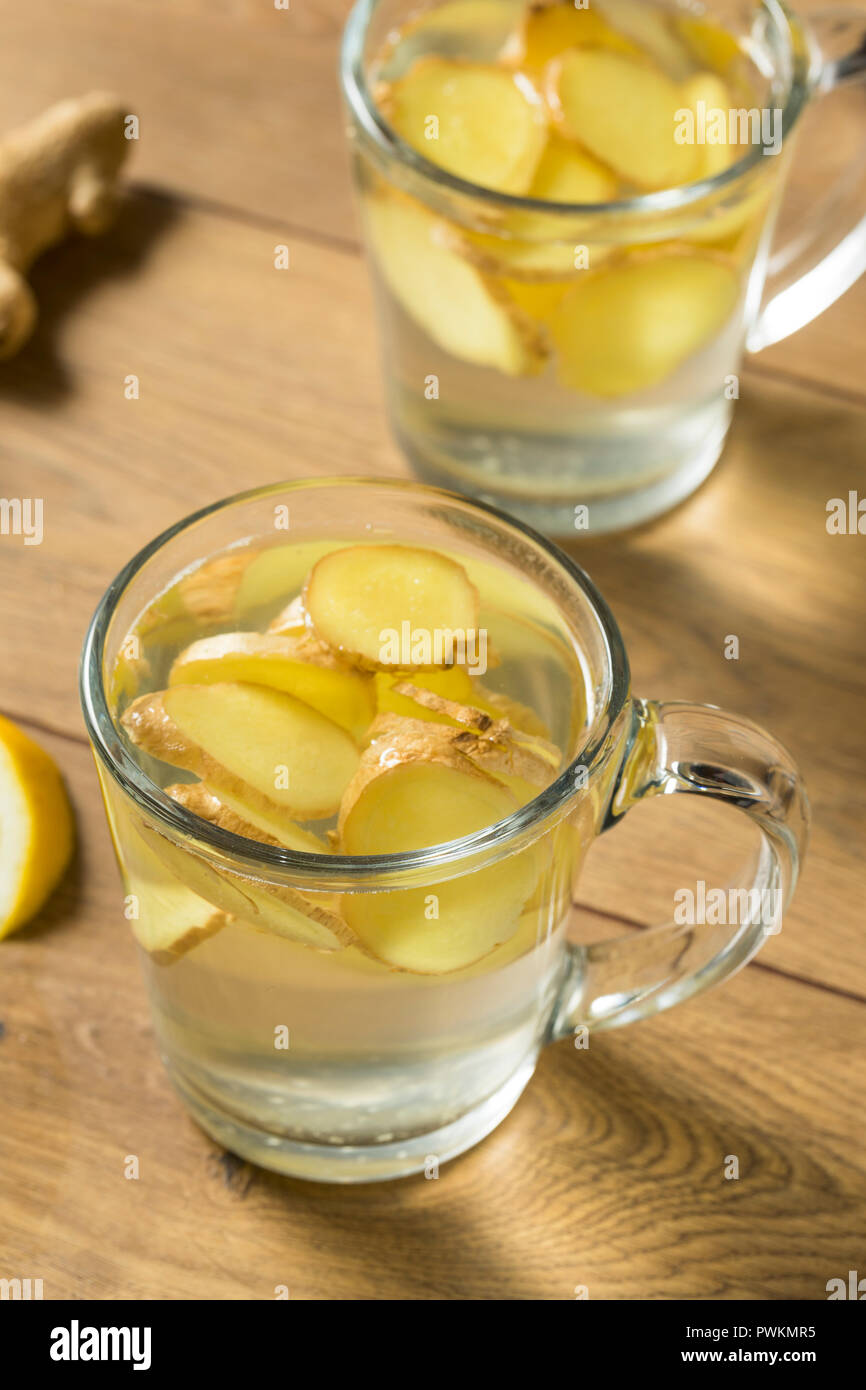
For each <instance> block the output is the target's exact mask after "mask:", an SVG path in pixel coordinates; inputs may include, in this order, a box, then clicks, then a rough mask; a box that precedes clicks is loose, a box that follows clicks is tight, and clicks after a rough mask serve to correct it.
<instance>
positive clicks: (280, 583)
mask: <svg viewBox="0 0 866 1390" xmlns="http://www.w3.org/2000/svg"><path fill="white" fill-rule="evenodd" d="M286 496H287V501H286V502H284V503H278V504H277V506H284V507H285V509H286V510H285V513H282V514H281V518H280V519H281V520H283V521H285V520H286V519H288V521H289V522H290V521H291V506H292V502H291V492H289V493H287V494H286ZM333 549H334V542H333V541H321V540H318V541H302V540H297V541H292V542H291V543H289V544H286V545H270V546H267V547H266V548H265V549H263V550H259V551H258V552H257V553H254V554H253V555H252V557H251V559H250V562H249V564H248V565H247V566H246V568H245V569H244V571H243V573H242V575H241V577H240V582H239V584H238V588H237V592H236V594H235V600H234V614H235V615H236V616H237V617H239V618H247V616H248V615H249V614H251V613H258V612H259V611H260V610H261V609H263V608H267V607H269V606H271V605H273V604H276V603H279V602H281V601H285V596H286V594H294V593H297V592H298V590H299V589H300V587H301V585H302V584H303V582H304V580H305V579H306V577H307V575H308V574H309V572H310V570H311V569H312V567H313V565H314V564H315V563H316V561H317V560H320V559H321V558H322V556H323V555H327V553H328V551H329V550H333Z"/></svg>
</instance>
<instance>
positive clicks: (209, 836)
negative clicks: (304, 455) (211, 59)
mask: <svg viewBox="0 0 866 1390" xmlns="http://www.w3.org/2000/svg"><path fill="white" fill-rule="evenodd" d="M347 485H348V486H354V487H358V486H368V485H373V486H375V487H377V488H380V489H385V490H386V491H393V492H397V491H400V492H411V493H415V494H417V495H419V496H421V497H429V498H431V499H437V500H438V501H439V502H440V503H441V502H443V501H444V502H447V503H450V504H455V503H456V504H459V506H460V508H462V509H464V510H468V511H469V512H473V511H475V512H481V513H482V514H483V515H485V516H487V517H488V518H491V519H493V520H495V521H496V522H497V523H498V525H499V526H500V527H503V526H505V527H507V528H509V529H510V530H511V531H513V532H515V533H516V534H517V535H518V536H519V537H521V538H522V539H523V540H525V541H529V542H530V543H531V544H532V545H533V546H535V547H537V548H538V549H540V550H541V551H542V552H543V555H544V558H545V559H546V561H547V562H548V563H549V564H550V565H551V566H552V567H553V568H554V570H557V571H559V574H560V576H561V577H562V578H563V579H564V581H565V582H566V586H567V588H568V589H570V590H571V592H572V594H573V595H574V597H575V599H576V600H578V601H580V602H582V603H583V604H586V605H588V607H589V609H590V612H591V614H592V616H593V617H594V618H595V620H596V623H597V626H598V630H599V633H600V635H601V637H602V639H603V646H604V656H605V660H606V666H607V670H606V672H605V675H606V677H607V690H608V696H607V700H606V702H605V704H604V705H603V706H602V707H601V708H600V709H599V710H598V711H597V714H596V718H595V720H594V721H593V725H594V727H595V729H596V732H595V734H594V736H593V737H592V738H591V739H590V740H589V741H588V742H586V743H585V744H584V745H583V746H582V747H580V748H578V749H577V750H576V752H575V754H574V756H573V757H572V758H570V759H569V762H568V764H567V766H566V767H565V768H564V769H563V770H562V772H561V773H560V774H559V775H558V776H557V777H556V778H555V780H554V781H553V782H551V784H550V785H549V786H548V787H545V788H544V789H543V790H542V791H541V792H539V794H538V796H536V797H534V798H533V799H532V800H531V801H528V802H526V803H525V804H524V805H523V806H520V807H518V808H517V809H516V810H515V811H513V812H511V813H510V814H509V815H508V816H506V817H504V818H503V819H502V820H499V821H495V822H493V823H492V824H491V825H489V826H484V827H483V828H482V829H481V830H477V831H473V832H472V833H471V834H469V835H464V836H461V837H459V838H458V839H455V840H446V841H442V842H440V843H439V844H436V845H430V846H425V847H424V848H423V849H416V850H405V851H400V852H396V853H391V854H375V855H346V854H314V853H307V852H305V851H297V850H290V849H288V848H283V847H281V846H280V847H278V846H274V845H267V844H263V843H261V842H260V841H257V840H249V839H247V838H246V837H245V836H242V835H237V834H235V833H234V832H233V831H230V830H224V829H222V827H220V826H217V825H213V824H212V823H211V822H209V821H206V820H203V819H202V818H201V817H199V816H197V815H195V814H194V813H193V812H191V811H188V810H187V809H186V807H184V806H181V805H180V804H179V803H178V802H176V801H174V800H173V799H172V798H171V797H170V796H168V795H167V794H166V793H165V791H164V790H163V789H162V788H161V787H160V786H159V785H158V783H156V782H155V781H153V780H152V779H151V778H150V777H148V776H147V774H146V773H145V772H144V771H143V770H142V768H141V767H140V766H139V764H138V762H137V761H136V759H135V758H134V757H133V756H132V753H131V752H130V750H129V748H128V747H127V746H126V740H125V736H124V735H123V733H122V730H121V729H120V727H119V726H118V723H117V721H116V719H115V717H114V715H113V714H112V710H111V704H110V701H109V698H108V695H107V692H106V688H105V684H106V682H105V679H104V675H103V667H104V658H105V646H106V638H107V636H108V632H109V628H110V625H111V622H112V619H113V617H114V615H115V613H116V610H117V606H118V604H119V602H120V601H121V599H122V597H123V596H124V594H125V593H126V592H127V589H128V587H129V585H130V584H131V583H132V582H133V581H134V580H135V579H136V577H137V576H138V575H139V574H140V572H141V571H142V570H143V569H144V567H145V566H146V565H147V564H148V562H149V561H150V560H151V559H153V558H154V557H155V556H156V555H157V554H158V553H159V552H160V551H162V550H163V549H164V548H165V547H166V546H167V545H169V544H170V543H171V542H172V541H173V540H175V539H176V538H177V537H179V536H181V535H182V534H183V533H184V532H186V531H189V530H191V529H192V528H193V527H194V526H197V525H199V524H200V523H201V522H203V521H206V520H207V519H208V518H209V517H211V516H214V515H216V514H217V513H219V512H223V511H228V510H229V509H230V508H232V507H235V506H238V505H241V504H243V503H245V502H251V501H258V500H261V499H264V498H267V497H270V496H284V495H285V494H286V493H291V492H298V491H304V492H309V491H313V490H322V489H326V488H340V487H345V486H347ZM231 548H232V547H228V551H226V550H223V551H222V552H220V553H230V551H231ZM561 611H567V610H564V609H562V610H561ZM630 684H631V679H630V671H629V665H628V657H627V654H626V650H625V646H624V643H623V640H622V636H621V634H620V631H619V627H618V626H617V623H616V620H615V618H614V616H613V614H612V612H611V610H610V608H609V607H608V604H607V602H606V600H605V599H604V598H603V597H602V595H601V594H600V592H599V591H598V589H597V588H596V586H595V584H594V583H593V581H592V580H591V579H590V577H589V575H588V574H587V573H586V572H585V571H584V570H583V569H582V568H581V567H580V566H579V565H578V564H576V563H575V561H573V560H572V559H571V557H570V556H569V555H567V554H566V553H565V551H563V550H561V549H560V547H559V546H558V545H556V544H555V542H553V541H551V540H549V539H548V538H547V537H546V536H543V535H541V534H540V533H539V532H537V531H535V530H533V529H532V527H530V526H526V525H524V523H523V522H521V521H518V520H517V519H516V518H514V517H512V516H510V515H509V514H508V513H507V512H504V511H501V510H500V509H499V508H498V507H494V506H491V505H489V504H488V503H486V502H480V501H477V500H476V499H474V498H469V497H466V496H463V495H462V494H461V493H456V492H451V491H449V490H447V489H445V488H437V487H430V486H427V485H424V484H421V483H416V482H414V481H413V480H411V479H406V478H376V477H370V476H364V475H347V476H341V477H334V478H327V477H325V478H302V479H297V480H289V481H286V482H281V483H268V484H265V485H264V486H262V487H256V488H249V489H246V490H244V491H242V492H238V493H233V494H232V495H231V496H228V497H224V498H220V499H219V500H217V501H216V502H213V503H210V504H209V505H208V506H206V507H202V508H200V509H199V510H198V511H195V512H192V513H191V514H190V515H188V516H185V517H183V518H182V519H181V520H180V521H178V522H175V524H174V525H173V526H169V527H167V528H166V529H165V530H164V531H162V532H160V533H159V535H157V536H155V537H154V539H153V540H152V541H150V542H149V543H148V544H147V545H145V546H143V547H142V548H141V549H140V550H139V551H138V552H137V553H136V554H135V555H134V556H133V557H132V559H131V560H129V561H128V562H127V564H126V565H125V566H124V567H123V568H122V569H121V570H120V571H119V572H118V574H117V575H116V576H115V578H114V579H113V580H112V582H111V583H110V584H109V586H108V588H107V589H106V590H105V592H104V594H103V595H102V597H101V599H100V600H99V603H98V604H97V607H96V609H95V611H94V614H93V617H92V618H91V620H90V623H89V625H88V629H87V634H86V637H85V640H84V646H83V649H82V654H81V663H80V668H79V685H80V698H81V707H82V712H83V715H84V722H85V727H86V729H87V734H88V737H89V739H90V742H91V746H92V748H93V751H94V753H95V755H96V757H97V759H98V761H99V762H100V763H101V764H102V766H103V767H104V768H105V769H106V771H107V772H108V773H109V774H110V776H111V777H112V779H113V780H114V782H115V783H116V784H117V785H118V786H119V787H120V789H121V791H122V792H123V793H125V794H126V795H127V796H129V797H130V798H131V800H132V801H133V802H134V803H135V804H136V805H137V806H138V807H139V809H141V810H144V811H145V812H147V813H148V814H150V815H151V816H154V817H156V819H157V820H158V821H159V822H160V824H161V825H162V826H164V827H166V828H167V829H168V830H169V831H170V832H172V833H173V836H174V837H178V836H180V837H182V838H183V839H184V840H191V841H193V842H194V843H195V845H196V847H197V848H204V849H205V851H206V852H207V853H208V857H211V856H212V857H213V858H214V860H215V861H216V862H223V861H224V858H225V856H229V857H230V858H231V859H232V860H233V861H237V862H239V863H241V864H243V865H244V866H248V867H250V868H251V869H253V870H255V869H256V868H259V869H267V870H270V871H271V872H272V873H273V872H282V873H283V874H285V873H286V871H287V870H288V871H291V876H292V880H293V881H297V880H298V879H299V878H300V879H304V880H307V881H309V882H316V883H318V884H319V886H320V887H321V884H322V880H328V881H329V886H330V888H331V889H333V888H334V887H335V885H334V884H333V883H330V880H333V879H340V880H341V881H342V882H343V883H344V884H345V888H346V890H347V891H348V890H356V889H358V888H359V887H361V886H363V885H364V884H368V885H370V886H373V885H374V884H375V886H376V887H379V888H381V887H382V884H383V882H391V881H394V882H395V884H396V883H398V882H399V881H400V880H401V879H402V878H403V877H404V876H405V875H406V874H407V873H411V872H412V871H415V870H417V871H419V872H420V873H421V875H422V877H421V878H420V879H419V880H418V881H419V883H420V882H422V881H424V871H425V870H427V871H430V870H433V869H441V868H442V867H443V866H444V865H447V864H457V865H458V869H457V870H456V871H455V872H458V873H459V872H461V869H460V867H459V866H460V865H461V864H462V863H463V861H464V860H466V859H470V858H471V859H472V860H473V863H472V869H473V870H475V869H476V868H481V867H484V866H485V865H486V864H487V863H494V862H496V861H497V860H498V859H499V858H501V857H503V846H507V851H506V852H507V853H512V852H514V850H515V849H516V848H522V847H523V845H524V843H525V844H529V843H532V842H534V841H535V840H537V839H538V838H539V837H540V835H541V834H542V833H546V829H549V828H551V827H552V825H553V824H555V823H558V821H559V820H561V819H562V817H563V815H564V814H565V813H566V812H567V809H568V807H569V804H570V803H571V802H572V801H573V800H574V798H575V797H576V796H577V795H579V794H580V791H579V790H577V789H576V787H575V772H576V770H577V769H578V768H583V767H585V768H586V769H587V770H588V772H589V773H591V772H592V769H593V768H594V767H595V766H596V763H597V762H598V760H599V757H600V755H601V754H602V752H603V750H604V747H605V744H606V742H607V739H608V736H609V734H610V731H611V729H612V728H613V727H614V725H615V724H616V722H617V720H618V719H619V718H620V716H621V715H622V713H623V711H624V710H625V708H626V706H627V703H628V699H629V696H630ZM475 861H477V862H475ZM449 876H451V875H445V877H449ZM439 877H440V879H441V878H442V875H441V874H440V875H439ZM431 881H432V880H431ZM403 886H405V885H403Z"/></svg>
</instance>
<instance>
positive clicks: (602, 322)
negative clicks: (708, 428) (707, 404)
mask: <svg viewBox="0 0 866 1390" xmlns="http://www.w3.org/2000/svg"><path fill="white" fill-rule="evenodd" d="M738 297H739V281H738V277H737V274H736V272H735V271H734V270H733V269H732V267H731V265H730V263H729V262H728V261H727V260H726V259H725V258H722V257H721V256H719V255H714V254H713V253H706V254H704V255H702V254H701V253H700V252H697V251H695V252H693V253H691V252H688V253H684V254H666V253H664V252H659V254H658V255H653V254H647V255H646V256H645V257H637V256H636V257H635V258H634V259H633V260H631V261H629V262H625V263H623V264H621V265H618V266H611V267H610V268H603V269H601V270H599V271H598V272H596V273H595V274H594V275H588V276H587V277H586V279H585V280H583V281H582V282H579V283H578V284H576V285H575V287H574V288H573V289H572V290H570V291H569V293H568V294H567V295H566V296H565V298H564V299H563V300H562V301H561V302H560V304H559V306H558V308H557V309H556V310H555V311H554V313H553V314H552V315H551V317H550V321H549V328H550V333H551V335H552V337H553V339H554V342H555V343H556V347H557V349H558V363H557V365H558V372H559V376H560V380H561V381H562V383H563V385H565V386H567V387H570V388H571V389H572V390H575V391H585V392H587V393H588V394H589V395H595V396H621V395H627V394H628V393H629V392H632V391H643V390H646V389H647V388H648V387H650V386H654V385H656V383H657V382H660V381H663V380H664V379H665V377H667V376H669V375H670V374H671V372H673V371H674V370H675V369H676V368H677V367H678V366H679V365H680V363H681V362H684V361H685V359H686V358H687V357H689V356H691V354H692V353H694V352H697V350H698V349H699V348H701V347H703V346H704V345H705V344H706V343H708V342H709V341H710V339H711V338H712V337H713V336H714V334H716V333H718V332H719V330H720V329H721V328H722V327H723V326H724V324H725V323H726V322H727V320H728V319H729V318H730V316H731V314H732V312H733V310H734V307H735V305H736V303H737V299H738Z"/></svg>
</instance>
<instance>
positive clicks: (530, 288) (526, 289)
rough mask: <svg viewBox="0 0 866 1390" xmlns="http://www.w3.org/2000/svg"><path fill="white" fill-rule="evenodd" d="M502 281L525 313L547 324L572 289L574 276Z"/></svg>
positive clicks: (540, 322)
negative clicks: (540, 279) (541, 279)
mask: <svg viewBox="0 0 866 1390" xmlns="http://www.w3.org/2000/svg"><path fill="white" fill-rule="evenodd" d="M568 250H569V251H570V250H571V248H570V247H569V248H568ZM502 283H503V286H504V288H505V289H506V290H507V291H508V293H509V295H510V296H511V298H512V299H513V300H514V303H515V304H516V305H517V306H518V307H519V308H520V309H522V310H523V312H524V313H525V314H528V315H529V317H530V318H532V319H535V321H536V323H538V324H545V323H547V321H548V319H549V318H550V316H551V314H552V313H553V311H554V310H555V309H556V308H558V306H559V305H560V304H561V302H562V300H563V299H564V298H565V296H566V295H567V294H568V291H569V290H570V289H571V286H572V284H573V276H569V277H568V279H567V280H566V279H556V280H554V279H546V280H544V281H534V280H530V279H522V280H512V279H505V280H503V282H502Z"/></svg>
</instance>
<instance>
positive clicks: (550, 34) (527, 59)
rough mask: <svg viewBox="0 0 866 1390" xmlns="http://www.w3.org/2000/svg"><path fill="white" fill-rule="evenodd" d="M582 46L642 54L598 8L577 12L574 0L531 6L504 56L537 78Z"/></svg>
mask: <svg viewBox="0 0 866 1390" xmlns="http://www.w3.org/2000/svg"><path fill="white" fill-rule="evenodd" d="M581 46H582V47H584V48H586V47H591V48H608V49H611V50H613V51H614V52H617V53H631V54H638V53H640V49H639V48H638V47H637V46H636V45H635V44H634V43H633V42H632V41H631V39H629V38H627V37H626V36H625V35H624V34H620V33H619V32H618V31H617V30H616V29H614V28H613V27H612V26H611V25H610V24H608V23H606V21H605V20H604V19H602V17H601V15H600V14H598V13H597V11H596V10H595V8H584V9H577V8H576V7H575V5H574V3H573V0H549V3H541V4H530V5H528V6H527V8H526V11H525V13H524V16H523V19H522V21H521V24H520V26H519V28H518V30H517V32H516V34H515V36H514V40H513V41H512V43H511V44H509V46H508V47H507V49H506V51H505V55H504V56H505V58H506V60H507V61H509V62H514V63H517V64H519V65H520V67H521V68H523V69H525V71H527V72H530V73H533V74H534V73H537V72H540V71H542V70H543V69H544V68H545V67H546V66H547V64H548V63H549V62H550V61H551V60H552V59H553V58H558V57H559V55H560V54H561V53H562V52H564V50H565V49H567V48H577V47H581Z"/></svg>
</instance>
